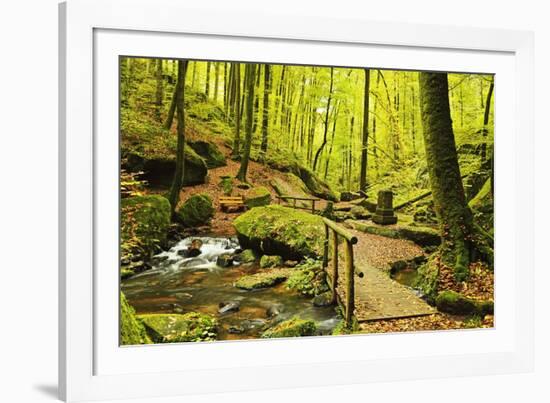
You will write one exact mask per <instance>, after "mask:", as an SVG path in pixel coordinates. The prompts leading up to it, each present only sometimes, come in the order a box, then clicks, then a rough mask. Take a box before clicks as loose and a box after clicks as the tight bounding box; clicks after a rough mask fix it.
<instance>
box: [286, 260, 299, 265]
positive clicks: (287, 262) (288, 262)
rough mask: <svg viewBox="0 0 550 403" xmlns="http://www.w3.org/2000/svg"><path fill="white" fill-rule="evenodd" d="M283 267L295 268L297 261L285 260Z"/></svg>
mask: <svg viewBox="0 0 550 403" xmlns="http://www.w3.org/2000/svg"><path fill="white" fill-rule="evenodd" d="M284 265H285V267H296V266H298V261H297V260H286V261H285V262H284Z"/></svg>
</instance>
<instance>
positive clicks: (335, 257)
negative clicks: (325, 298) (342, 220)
mask: <svg viewBox="0 0 550 403" xmlns="http://www.w3.org/2000/svg"><path fill="white" fill-rule="evenodd" d="M332 238H333V243H332V303H333V304H337V303H338V292H337V288H338V233H337V232H336V231H334V230H333V231H332Z"/></svg>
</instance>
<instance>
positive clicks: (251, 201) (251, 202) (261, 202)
mask: <svg viewBox="0 0 550 403" xmlns="http://www.w3.org/2000/svg"><path fill="white" fill-rule="evenodd" d="M244 203H245V204H246V205H247V206H248V208H253V207H259V206H267V205H268V204H269V203H271V193H269V190H267V188H266V187H264V186H258V187H255V188H252V189H250V190H249V191H248V192H247V194H246V196H245V199H244Z"/></svg>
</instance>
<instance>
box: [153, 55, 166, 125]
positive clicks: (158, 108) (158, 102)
mask: <svg viewBox="0 0 550 403" xmlns="http://www.w3.org/2000/svg"><path fill="white" fill-rule="evenodd" d="M155 75H156V81H157V88H156V91H155V114H156V117H157V120H158V121H159V122H162V98H164V86H163V83H162V59H157V70H156V74H155Z"/></svg>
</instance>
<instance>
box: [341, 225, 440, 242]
mask: <svg viewBox="0 0 550 403" xmlns="http://www.w3.org/2000/svg"><path fill="white" fill-rule="evenodd" d="M352 225H353V227H354V228H355V229H357V230H359V231H363V232H366V233H368V234H374V235H380V236H385V237H388V238H396V239H407V240H409V241H412V242H414V243H416V244H417V245H420V246H423V247H426V246H438V245H440V244H441V236H440V235H439V232H438V231H436V230H435V229H433V228H429V227H420V226H412V225H393V226H381V225H378V224H375V223H373V222H370V221H367V222H357V221H353V222H352Z"/></svg>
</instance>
